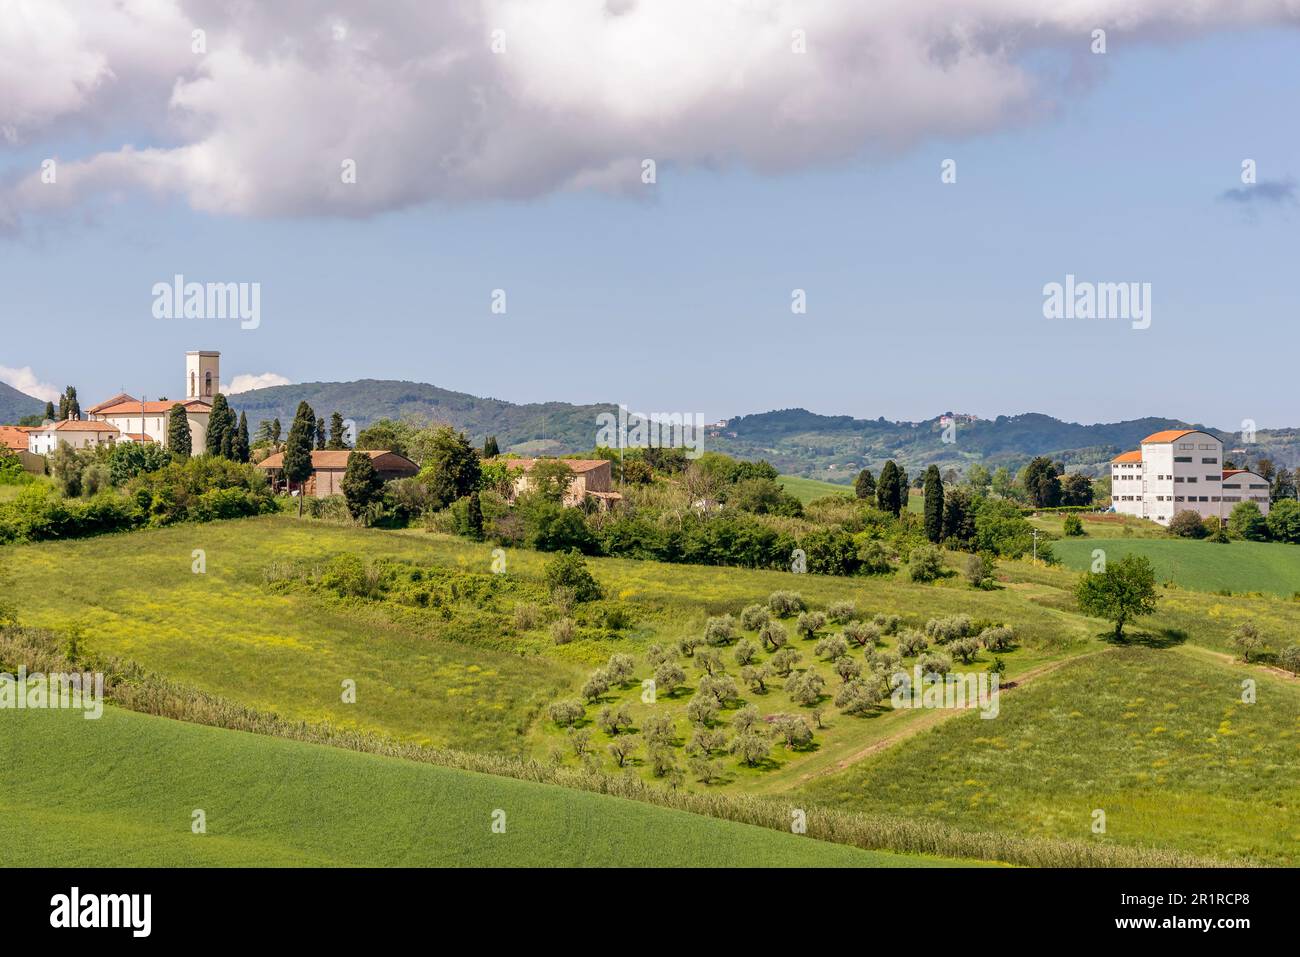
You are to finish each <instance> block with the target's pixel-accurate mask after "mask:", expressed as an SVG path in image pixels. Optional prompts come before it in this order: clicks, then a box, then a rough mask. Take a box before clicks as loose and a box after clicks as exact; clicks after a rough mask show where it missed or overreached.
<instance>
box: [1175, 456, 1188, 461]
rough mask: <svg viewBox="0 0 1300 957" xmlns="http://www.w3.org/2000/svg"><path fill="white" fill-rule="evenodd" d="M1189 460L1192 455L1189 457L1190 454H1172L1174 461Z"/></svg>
mask: <svg viewBox="0 0 1300 957" xmlns="http://www.w3.org/2000/svg"><path fill="white" fill-rule="evenodd" d="M1191 460H1192V457H1191V456H1190V455H1175V456H1174V461H1175V462H1190V461H1191Z"/></svg>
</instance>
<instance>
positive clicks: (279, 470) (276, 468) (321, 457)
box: [257, 449, 420, 498]
mask: <svg viewBox="0 0 1300 957" xmlns="http://www.w3.org/2000/svg"><path fill="white" fill-rule="evenodd" d="M351 454H352V453H351V452H350V451H349V450H347V449H343V450H341V451H335V450H326V451H323V452H312V454H311V468H312V474H311V475H310V476H309V477H308V479H307V481H305V482H303V483H302V485H303V488H302V492H303V494H304V495H310V496H314V497H316V498H328V497H329V496H331V495H342V494H343V474H344V473H345V472H346V471H347V468H348V456H349V455H351ZM365 454H366V455H369V456H370V461H371V462H372V463H374V466H375V471H376V472H378V473H379V477H380V478H381V479H382V480H383V481H385V482H391V481H392V480H393V479H402V478H410V477H411V476H413V475H418V474H419V472H420V467H419V466H418V465H416V464H415V463H414V462H412V461H411V460H410V459H408V458H407V457H406V456H405V455H398V454H397V453H396V452H371V451H367V452H366V453H365ZM257 467H258V468H259V469H264V470H265V471H266V474H267V476H268V477H269V478H270V480H271V487H272V488H274V489H276V490H277V491H280V490H288V489H289V488H290V483H289V482H287V481H286V480H285V478H284V453H283V452H276V453H275V454H274V455H268V456H267V457H266V458H264V459H263V460H262V461H260V462H258V463H257Z"/></svg>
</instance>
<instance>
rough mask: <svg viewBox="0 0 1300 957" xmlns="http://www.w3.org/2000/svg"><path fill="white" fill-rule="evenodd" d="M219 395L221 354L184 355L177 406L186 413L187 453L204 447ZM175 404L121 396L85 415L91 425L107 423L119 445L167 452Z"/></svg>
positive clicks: (188, 353)
mask: <svg viewBox="0 0 1300 957" xmlns="http://www.w3.org/2000/svg"><path fill="white" fill-rule="evenodd" d="M220 391H221V353H219V352H187V353H186V354H185V398H184V399H183V400H181V401H180V402H179V404H180V405H181V406H182V407H183V408H184V409H185V418H186V419H187V420H188V422H189V425H190V449H191V451H192V452H193V453H194V454H196V455H197V454H198V453H200V452H202V451H203V449H204V446H205V445H206V443H207V439H208V415H209V413H210V412H211V411H212V400H213V399H214V398H215V397H216V395H217V393H218V392H220ZM177 404H178V403H177V402H175V401H172V400H170V399H162V400H159V401H157V402H146V401H144V400H142V399H137V398H135V397H134V396H131V395H127V394H125V393H123V394H121V395H115V396H113V398H111V399H108V400H107V401H105V402H101V403H100V404H99V405H96V406H92V407H91V408H90V409H88V410H86V411H87V414H88V415H89V417H90V419H91V421H94V422H106V423H108V424H109V425H111V426H113V427H114V428H116V429H117V430H118V431H119V432H120V433H121V434H122V436H123V438H122V439H120V440H119V441H132V440H134V441H148V442H157V443H158V444H159V445H161V446H163V447H164V448H166V447H167V433H168V431H169V430H170V428H171V417H172V407H173V406H175V405H177Z"/></svg>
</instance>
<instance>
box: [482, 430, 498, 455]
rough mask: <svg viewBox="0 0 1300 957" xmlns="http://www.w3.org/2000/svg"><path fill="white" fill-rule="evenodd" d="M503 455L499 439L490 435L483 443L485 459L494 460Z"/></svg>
mask: <svg viewBox="0 0 1300 957" xmlns="http://www.w3.org/2000/svg"><path fill="white" fill-rule="evenodd" d="M500 454H501V448H500V447H499V446H498V445H497V437H496V436H495V435H489V436H488V437H487V439H486V440H485V441H484V442H483V458H485V459H493V458H496V457H497V456H498V455H500Z"/></svg>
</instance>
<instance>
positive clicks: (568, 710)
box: [549, 698, 587, 728]
mask: <svg viewBox="0 0 1300 957" xmlns="http://www.w3.org/2000/svg"><path fill="white" fill-rule="evenodd" d="M549 713H550V716H551V720H552V721H554V722H555V723H556V724H558V725H559V726H560V727H562V728H567V727H570V726H571V725H574V724H576V723H577V722H579V721H581V720H582V719H583V717H584V716H585V715H586V714H587V708H586V706H585V705H584V704H583V703H582V702H581V701H579V700H578V699H577V698H571V699H569V700H568V701H557V702H555V704H553V705H551V707H550V711H549Z"/></svg>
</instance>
